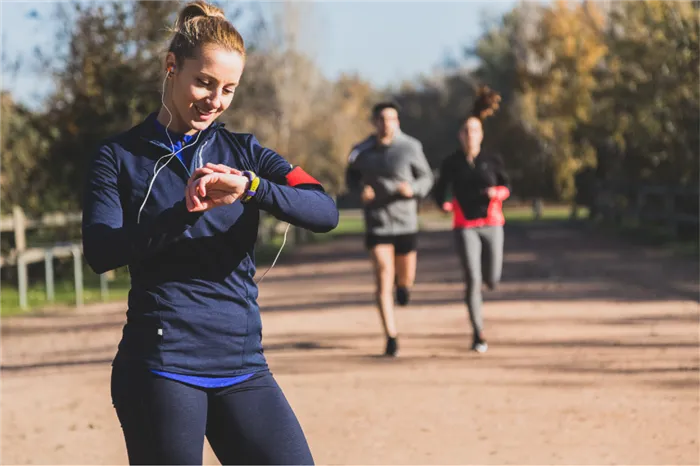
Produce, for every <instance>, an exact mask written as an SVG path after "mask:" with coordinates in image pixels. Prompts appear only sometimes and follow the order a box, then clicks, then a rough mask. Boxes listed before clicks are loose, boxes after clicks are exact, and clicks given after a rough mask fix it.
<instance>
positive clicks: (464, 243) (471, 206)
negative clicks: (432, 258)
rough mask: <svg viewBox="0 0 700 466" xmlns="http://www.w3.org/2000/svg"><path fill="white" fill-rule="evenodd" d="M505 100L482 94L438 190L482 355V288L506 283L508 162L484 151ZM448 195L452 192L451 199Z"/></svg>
mask: <svg viewBox="0 0 700 466" xmlns="http://www.w3.org/2000/svg"><path fill="white" fill-rule="evenodd" d="M500 100H501V97H500V96H499V95H498V94H497V93H495V92H493V91H492V90H491V89H489V88H488V87H485V86H484V87H482V88H480V89H479V91H478V93H477V98H476V101H475V103H474V108H473V110H472V113H471V115H470V116H469V118H467V120H466V121H465V122H464V124H463V125H462V127H461V128H460V130H459V142H460V146H461V147H460V148H459V149H457V150H456V151H455V152H454V153H452V154H451V155H450V156H448V157H447V158H446V159H445V160H444V161H443V163H442V166H441V167H440V174H439V177H438V181H437V183H436V185H435V191H434V193H435V200H436V202H437V204H438V206H439V207H440V208H441V209H442V210H443V211H445V212H452V213H453V230H454V237H455V241H456V244H457V250H458V253H459V257H460V261H461V263H462V269H463V273H464V281H465V288H466V290H465V301H466V303H467V309H468V310H469V317H470V320H471V324H472V328H473V331H474V340H473V344H472V349H473V350H474V351H476V352H479V353H484V352H486V350H487V349H488V345H487V343H486V338H485V336H484V329H483V326H484V325H483V317H482V312H481V308H482V303H483V300H482V296H481V287H482V282H483V281H485V282H486V285H487V286H488V287H489V289H493V288H494V287H495V286H496V284H498V282H499V281H500V279H501V270H502V266H503V225H504V224H505V218H504V217H503V211H502V202H503V201H504V200H506V199H507V198H508V197H509V196H510V189H509V181H508V177H507V176H506V173H505V170H504V168H503V161H502V159H501V158H500V156H498V155H497V154H494V153H484V151H482V148H481V142H482V141H483V139H484V128H483V121H484V119H486V118H488V117H489V116H491V115H493V114H494V112H495V111H496V110H497V109H498V106H499V102H500ZM448 192H451V196H450V197H451V198H449V199H448ZM482 264H483V269H482Z"/></svg>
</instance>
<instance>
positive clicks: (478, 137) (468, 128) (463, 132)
mask: <svg viewBox="0 0 700 466" xmlns="http://www.w3.org/2000/svg"><path fill="white" fill-rule="evenodd" d="M483 140H484V128H483V126H482V125H481V121H479V119H478V118H474V117H470V118H467V121H465V122H464V124H463V125H462V127H461V128H460V130H459V142H460V143H461V144H462V147H463V148H465V149H467V150H468V151H469V153H471V154H478V153H479V151H480V150H481V141H483Z"/></svg>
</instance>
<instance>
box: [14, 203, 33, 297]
mask: <svg viewBox="0 0 700 466" xmlns="http://www.w3.org/2000/svg"><path fill="white" fill-rule="evenodd" d="M12 217H13V219H12V220H13V221H12V223H13V224H14V233H15V250H16V251H17V285H18V287H19V307H20V308H21V309H27V307H28V303H27V288H28V280H29V277H28V274H27V262H26V261H25V258H24V251H25V250H26V249H27V236H26V227H27V225H26V218H25V216H24V211H23V210H22V208H21V207H20V206H13V207H12Z"/></svg>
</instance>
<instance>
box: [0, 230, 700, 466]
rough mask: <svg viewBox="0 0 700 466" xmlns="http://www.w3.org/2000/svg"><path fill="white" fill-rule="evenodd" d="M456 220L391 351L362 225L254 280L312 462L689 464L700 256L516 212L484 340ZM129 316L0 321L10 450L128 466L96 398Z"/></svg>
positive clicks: (430, 238) (98, 311)
mask: <svg viewBox="0 0 700 466" xmlns="http://www.w3.org/2000/svg"><path fill="white" fill-rule="evenodd" d="M450 235H451V234H450V232H447V231H429V232H425V233H423V234H422V235H421V238H420V244H419V246H420V251H421V252H420V259H419V262H420V265H419V272H418V284H417V285H416V287H415V290H414V300H413V302H412V303H411V305H410V306H409V307H408V308H406V309H400V310H399V313H398V319H399V328H400V332H401V356H400V357H399V358H398V359H396V360H386V359H384V358H380V357H377V354H379V353H380V352H381V350H382V349H383V340H382V337H381V333H380V327H379V321H378V317H377V315H376V313H375V311H374V308H373V303H372V297H371V293H372V279H371V276H370V266H369V263H368V261H367V259H366V256H365V252H364V251H363V250H362V244H361V240H360V239H359V238H343V239H339V240H337V241H334V242H332V243H323V244H315V245H311V246H307V247H305V248H303V249H300V250H298V251H296V252H295V253H294V254H289V255H285V256H283V257H282V259H281V263H280V265H279V266H278V267H276V268H275V270H274V271H273V272H271V273H270V274H269V275H268V276H267V277H266V278H265V281H264V282H263V284H262V287H261V305H262V306H263V308H264V309H265V312H264V313H263V321H264V341H265V343H266V354H267V355H268V360H269V362H270V366H271V368H272V370H273V372H274V373H275V375H276V377H277V378H278V380H279V382H280V384H281V385H282V387H283V388H284V390H285V393H286V394H287V397H288V398H289V399H290V402H291V404H292V406H293V407H294V409H295V410H296V412H297V415H298V416H299V418H300V420H301V423H302V426H303V427H304V430H305V432H306V434H307V436H308V439H309V442H310V444H311V447H312V451H313V453H314V455H315V458H316V461H317V462H318V463H319V464H328V463H332V464H396V463H400V464H406V463H418V464H437V463H450V464H469V463H471V464H473V463H477V464H505V463H509V464H665V465H667V464H698V463H699V462H700V445H699V444H698V439H699V438H700V425H699V423H700V420H699V419H700V412H699V399H698V397H699V388H700V383H699V382H700V380H699V378H698V377H699V374H700V372H699V367H698V366H699V353H698V335H699V330H700V327H699V317H700V314H699V313H698V301H697V297H698V264H697V263H693V262H692V261H680V260H677V259H673V258H670V257H666V256H665V255H664V254H663V253H661V252H659V251H653V250H645V249H643V248H640V247H635V246H629V245H623V244H621V243H620V242H619V241H614V240H611V239H607V238H604V237H601V236H599V235H597V234H595V233H591V232H585V231H579V230H575V229H569V228H567V227H565V226H562V225H527V226H512V227H509V228H508V230H507V233H506V256H505V268H504V281H503V284H502V286H501V287H500V289H499V290H498V291H496V292H492V293H489V294H487V295H486V297H487V304H486V306H485V312H486V325H487V330H488V336H489V342H490V346H491V348H490V350H489V352H488V353H487V354H485V355H481V356H477V355H474V354H472V353H470V352H469V351H468V348H469V343H470V341H469V336H468V333H469V331H468V325H467V319H466V313H465V309H464V305H463V304H462V294H463V292H462V284H461V276H460V271H459V269H458V262H457V258H456V257H454V256H452V248H451V245H452V243H451V236H450ZM123 319H124V304H123V303H115V304H110V305H103V306H96V307H88V308H85V309H83V310H80V311H71V312H57V313H45V314H44V315H33V316H27V317H21V318H13V319H3V322H2V373H1V375H2V387H1V395H2V424H1V427H2V437H1V438H2V445H1V453H2V458H1V459H2V463H3V464H28V463H33V464H42V463H43V464H124V463H125V461H126V454H125V452H124V447H123V440H122V438H121V433H120V429H119V425H118V423H117V420H116V417H115V415H114V412H113V410H112V407H111V403H110V397H109V372H110V367H109V363H110V360H111V357H112V356H113V353H114V350H115V347H116V344H117V342H118V340H119V337H120V331H121V326H122V324H123ZM205 461H206V462H208V463H209V464H216V459H215V458H214V457H213V455H212V454H211V452H210V451H209V450H208V448H207V450H206V451H205Z"/></svg>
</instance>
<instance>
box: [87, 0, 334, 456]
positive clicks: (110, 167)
mask: <svg viewBox="0 0 700 466" xmlns="http://www.w3.org/2000/svg"><path fill="white" fill-rule="evenodd" d="M244 65H245V47H244V44H243V39H242V38H241V36H240V35H239V33H238V32H237V31H236V29H235V28H234V27H233V26H232V25H231V23H230V22H228V20H227V19H226V18H225V17H224V15H223V13H222V12H221V10H219V9H218V8H216V7H213V6H211V5H209V4H207V3H205V2H204V1H197V2H193V3H190V4H188V5H187V6H186V7H185V8H184V9H183V10H182V12H181V13H180V16H179V18H178V21H177V23H176V31H175V35H174V38H173V40H172V42H171V45H170V49H169V52H168V54H167V57H166V59H165V69H166V72H167V73H166V77H165V80H164V82H163V101H162V103H163V106H162V107H161V109H160V111H159V112H158V113H154V114H152V115H150V116H149V117H148V118H147V119H146V120H145V121H144V122H142V123H141V124H139V125H137V126H135V127H134V128H132V129H130V130H129V131H127V132H125V133H123V134H120V135H117V136H115V137H113V138H111V139H109V140H107V141H105V142H104V144H103V145H102V146H101V147H100V148H99V150H98V151H97V152H96V154H95V156H94V157H93V159H92V163H91V167H90V170H89V173H88V177H87V182H86V191H85V202H84V213H83V245H84V252H85V257H86V260H87V262H88V263H89V265H90V266H91V267H92V269H93V270H94V271H95V272H97V273H103V272H105V271H108V270H112V269H116V268H118V267H122V266H128V267H129V272H130V275H131V290H130V292H129V299H128V311H127V322H126V325H125V326H124V329H123V335H122V340H121V342H120V344H119V349H118V351H117V355H116V357H115V359H114V362H113V369H112V399H113V403H114V406H115V409H116V412H117V416H118V418H119V421H120V423H121V425H122V429H123V432H124V437H125V440H126V446H127V452H128V455H129V461H130V463H131V464H202V453H203V445H204V438H205V436H206V437H207V439H208V440H209V443H210V444H211V446H212V448H213V450H214V452H215V453H216V455H217V456H218V458H219V460H220V461H221V462H222V463H223V464H232V463H237V464H240V463H245V464H272V463H275V464H309V463H313V458H312V455H311V452H310V450H309V447H308V444H307V442H306V439H305V437H304V434H303V431H302V429H301V427H300V425H299V423H298V421H297V419H296V416H295V415H294V412H293V411H292V409H291V408H290V406H289V404H288V403H287V401H286V399H285V397H284V395H283V394H282V391H281V390H280V388H279V386H278V385H277V383H276V382H275V380H274V378H273V377H272V375H271V374H270V371H269V369H268V366H267V363H266V360H265V357H264V355H263V347H262V343H261V338H262V324H261V319H260V312H259V308H258V304H257V296H258V288H257V285H256V282H255V281H254V278H253V277H254V275H255V271H256V268H255V241H256V238H257V230H258V223H259V218H260V211H261V210H263V211H266V212H269V213H270V214H272V215H274V216H275V217H277V218H278V219H280V220H283V221H285V222H289V223H291V224H293V225H296V226H299V227H302V228H306V229H309V230H312V231H314V232H327V231H330V230H332V229H333V228H335V227H336V225H337V222H338V211H337V208H336V206H335V203H334V202H333V200H332V199H331V198H330V197H329V196H328V195H327V194H326V193H325V192H324V190H323V188H322V187H321V185H320V184H319V182H318V181H316V180H315V179H314V178H313V177H311V176H310V175H308V174H306V173H305V172H304V171H303V170H302V169H301V168H299V167H295V168H293V167H292V166H291V165H290V164H289V163H288V162H287V161H286V160H285V159H284V158H282V157H281V156H280V155H278V154H277V153H275V152H274V151H272V150H270V149H267V148H265V147H262V146H261V145H260V144H259V143H258V141H257V140H256V138H255V137H254V136H252V135H250V134H239V133H233V132H230V131H227V130H226V129H225V128H224V126H223V125H222V124H219V123H216V122H215V120H216V119H217V118H218V117H219V116H220V115H221V113H222V112H223V111H224V110H226V109H227V108H228V106H229V105H230V103H231V100H232V98H233V94H234V92H235V91H236V89H237V87H238V83H239V80H240V78H241V74H242V72H243V67H244Z"/></svg>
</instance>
